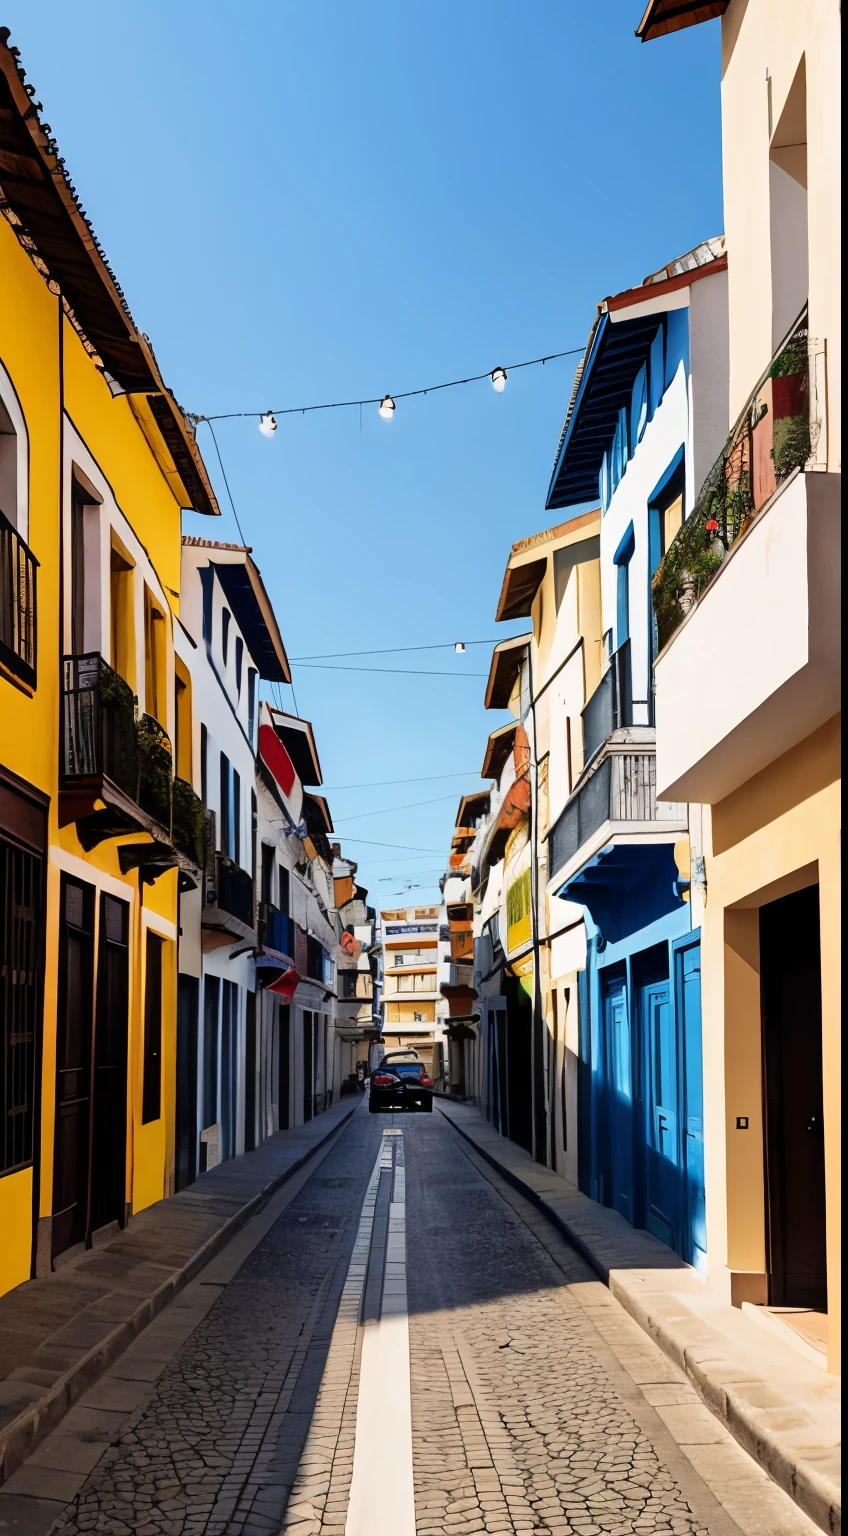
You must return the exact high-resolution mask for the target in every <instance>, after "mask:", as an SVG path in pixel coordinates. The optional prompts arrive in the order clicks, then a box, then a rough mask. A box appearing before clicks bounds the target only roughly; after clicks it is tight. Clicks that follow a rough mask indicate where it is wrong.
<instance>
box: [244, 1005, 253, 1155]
mask: <svg viewBox="0 0 848 1536" xmlns="http://www.w3.org/2000/svg"><path fill="white" fill-rule="evenodd" d="M244 1030H245V1037H244V1150H245V1152H252V1151H253V1148H254V1147H255V1146H256V993H255V992H248V994H247V997H246V998H245V1021H244Z"/></svg>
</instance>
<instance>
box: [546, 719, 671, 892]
mask: <svg viewBox="0 0 848 1536" xmlns="http://www.w3.org/2000/svg"><path fill="white" fill-rule="evenodd" d="M686 816H687V808H686V806H685V805H677V804H674V803H672V802H666V801H658V800H657V770H656V755H655V748H654V746H653V744H652V743H648V742H642V743H639V744H638V747H637V748H636V750H633V748H632V747H631V748H630V749H629V750H628V745H627V743H626V742H622V743H621V744H618V743H616V742H614V741H613V742H610V743H609V746H608V750H607V751H606V752H605V753H604V754H603V756H602V757H601V758H600V759H599V761H598V764H597V767H595V768H594V769H593V770H592V771H591V772H590V773H589V774H588V775H587V777H586V778H585V779H584V780H583V782H582V783H581V784H580V785H578V788H577V789H576V791H575V793H574V794H573V795H572V797H571V799H570V800H569V801H568V804H567V805H566V807H565V809H564V811H563V812H562V815H561V816H560V817H559V819H558V820H557V821H556V822H555V823H554V826H553V827H552V829H551V833H550V838H549V843H550V862H549V867H550V869H551V872H552V873H553V872H555V871H556V870H559V869H563V868H564V866H565V865H566V864H568V863H570V862H571V860H572V859H573V858H574V856H575V854H576V853H578V852H579V850H580V849H581V848H582V847H583V845H584V843H587V842H588V840H589V838H590V837H592V835H593V833H595V832H597V830H598V828H599V827H602V826H603V824H604V822H606V821H612V822H628V821H631V822H646V821H647V822H650V821H658V822H662V821H671V822H679V823H680V824H681V825H685V823H686Z"/></svg>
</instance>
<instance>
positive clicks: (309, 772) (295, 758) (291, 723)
mask: <svg viewBox="0 0 848 1536" xmlns="http://www.w3.org/2000/svg"><path fill="white" fill-rule="evenodd" d="M271 720H272V721H273V725H274V730H275V731H276V733H277V735H278V736H279V738H280V741H281V742H282V743H283V746H284V747H285V749H286V751H287V752H288V755H289V757H290V758H291V760H292V762H293V763H294V766H295V769H296V771H297V776H298V778H299V779H300V782H301V784H310V785H318V784H321V783H323V779H322V776H321V763H320V761H319V759H318V748H317V747H316V745H315V735H314V732H313V730H312V725H311V722H310V721H309V720H301V718H300V717H299V716H298V715H287V714H285V713H284V712H283V711H282V710H280V709H272V710H271Z"/></svg>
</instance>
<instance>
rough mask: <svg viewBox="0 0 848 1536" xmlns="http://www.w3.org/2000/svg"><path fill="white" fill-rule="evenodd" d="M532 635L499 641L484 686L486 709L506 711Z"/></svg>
mask: <svg viewBox="0 0 848 1536" xmlns="http://www.w3.org/2000/svg"><path fill="white" fill-rule="evenodd" d="M532 638H533V636H532V635H514V636H513V638H512V639H511V640H500V641H499V642H498V644H497V645H496V646H495V649H494V650H493V652H492V664H491V666H490V668H489V681H488V683H487V684H486V697H485V699H484V701H483V703H484V708H486V709H507V708H508V707H509V701H510V698H511V696H512V690H513V688H514V687H515V683H516V679H517V677H518V674H519V672H520V671H521V663H522V661H523V660H524V655H525V652H526V650H527V647H528V645H529V644H530V641H531V640H532Z"/></svg>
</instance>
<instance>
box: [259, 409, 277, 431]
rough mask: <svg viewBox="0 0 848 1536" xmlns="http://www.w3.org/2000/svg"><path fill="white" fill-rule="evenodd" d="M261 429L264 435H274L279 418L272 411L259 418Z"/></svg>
mask: <svg viewBox="0 0 848 1536" xmlns="http://www.w3.org/2000/svg"><path fill="white" fill-rule="evenodd" d="M259 430H260V432H261V433H262V436H263V437H273V436H274V433H275V432H276V430H277V419H276V417H275V416H274V415H272V413H271V412H270V411H266V412H265V415H264V416H260V418H259Z"/></svg>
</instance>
